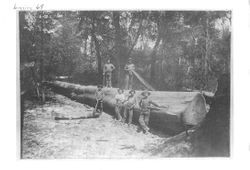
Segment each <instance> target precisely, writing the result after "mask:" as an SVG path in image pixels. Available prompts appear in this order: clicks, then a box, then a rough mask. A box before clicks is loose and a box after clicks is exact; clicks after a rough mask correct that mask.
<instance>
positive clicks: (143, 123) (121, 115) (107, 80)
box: [95, 58, 160, 133]
mask: <svg viewBox="0 0 250 170" xmlns="http://www.w3.org/2000/svg"><path fill="white" fill-rule="evenodd" d="M114 69H115V66H114V65H113V64H112V63H111V61H110V59H108V60H107V63H106V64H105V65H104V68H103V80H104V81H103V85H104V86H106V87H108V88H111V87H112V72H113V70H114ZM134 70H135V65H134V64H133V63H132V58H129V59H128V63H127V64H126V65H125V67H124V71H125V89H126V90H130V91H129V92H128V94H125V92H124V90H123V89H121V88H119V89H118V90H117V94H116V95H115V101H116V103H115V113H116V114H115V116H116V119H117V120H118V121H120V122H123V123H128V125H129V126H130V125H131V123H132V120H133V115H134V108H135V107H136V106H138V108H139V110H140V116H139V120H138V122H139V124H140V127H141V128H142V130H143V132H144V133H148V132H149V126H148V124H149V118H150V108H152V105H154V106H156V107H160V106H158V105H157V104H156V103H154V102H152V101H151V100H150V99H149V96H150V92H149V91H147V90H145V91H143V92H142V93H141V95H139V96H138V97H136V95H135V94H136V91H135V90H133V89H132V86H133V71H134ZM102 87H103V86H102V85H99V86H98V89H97V91H96V94H95V96H96V101H97V102H96V107H95V111H97V112H102V111H103V98H104V93H103V90H102Z"/></svg>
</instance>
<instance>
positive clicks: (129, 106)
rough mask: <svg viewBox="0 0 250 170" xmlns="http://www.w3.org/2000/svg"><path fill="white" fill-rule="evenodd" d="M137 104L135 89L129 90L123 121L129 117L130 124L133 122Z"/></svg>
mask: <svg viewBox="0 0 250 170" xmlns="http://www.w3.org/2000/svg"><path fill="white" fill-rule="evenodd" d="M135 105H136V98H135V90H130V91H129V96H128V98H127V99H126V100H125V102H124V112H123V120H124V121H123V122H126V119H127V118H128V125H130V124H131V123H132V119H133V113H134V107H135Z"/></svg>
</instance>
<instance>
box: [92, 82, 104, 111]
mask: <svg viewBox="0 0 250 170" xmlns="http://www.w3.org/2000/svg"><path fill="white" fill-rule="evenodd" d="M95 98H96V105H95V109H94V112H99V113H102V112H103V98H104V93H103V91H102V85H98V86H97V90H96V92H95Z"/></svg>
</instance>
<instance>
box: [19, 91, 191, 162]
mask: <svg viewBox="0 0 250 170" xmlns="http://www.w3.org/2000/svg"><path fill="white" fill-rule="evenodd" d="M25 108H26V110H25V114H24V126H23V142H22V158H24V159H53V158H153V157H154V158H157V157H169V156H188V153H189V152H190V148H191V147H190V145H189V143H188V142H185V141H184V140H183V138H184V137H180V139H177V140H176V141H174V142H173V140H172V141H171V139H173V138H164V137H159V136H157V135H153V134H148V135H145V134H143V133H142V132H138V129H137V126H135V125H132V126H130V127H128V125H127V124H124V123H121V122H118V121H116V120H115V119H113V118H112V116H110V115H108V114H105V113H104V114H102V115H101V116H100V117H99V118H91V119H77V120H54V116H55V115H56V114H60V115H72V116H73V117H74V116H76V115H82V114H85V113H86V114H88V113H89V112H92V108H90V107H89V106H87V105H84V104H80V103H77V102H74V101H72V100H70V99H68V98H66V97H64V96H61V95H53V100H51V101H49V102H47V103H46V104H45V105H43V106H42V105H38V104H34V103H33V102H31V101H28V100H26V101H25ZM181 135H182V134H181ZM168 141H170V142H168Z"/></svg>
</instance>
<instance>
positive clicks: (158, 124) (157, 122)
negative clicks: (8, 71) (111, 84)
mask: <svg viewBox="0 0 250 170" xmlns="http://www.w3.org/2000/svg"><path fill="white" fill-rule="evenodd" d="M46 85H47V86H48V87H50V88H51V89H52V90H53V91H54V92H56V93H59V94H62V95H65V96H67V97H69V98H71V99H73V100H76V101H78V102H80V103H84V104H87V105H90V106H92V107H94V106H95V103H96V101H95V91H96V90H97V87H96V86H82V85H77V84H72V83H67V82H61V81H54V82H47V83H46ZM103 91H104V94H105V97H104V112H106V113H108V114H111V115H113V116H114V115H115V111H114V108H115V99H114V98H115V95H116V94H117V89H116V88H103ZM141 92H142V91H136V94H135V95H136V97H137V99H138V101H139V99H140V97H142V96H141ZM125 93H126V94H128V91H125ZM150 99H151V100H152V101H154V102H155V103H157V104H158V105H161V106H166V107H165V108H164V107H162V108H157V109H152V110H151V115H150V121H149V126H150V128H153V129H155V130H159V131H162V132H164V133H167V134H169V135H175V134H178V133H180V132H182V131H184V130H185V129H184V125H190V126H196V125H199V124H200V123H201V122H202V121H203V120H204V118H205V115H206V113H207V110H206V101H205V99H204V97H203V95H202V94H201V93H199V92H165V91H151V95H150ZM167 107H168V108H167ZM139 114H140V110H139V106H138V105H137V106H136V107H135V109H134V116H133V123H134V124H138V118H139Z"/></svg>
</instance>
